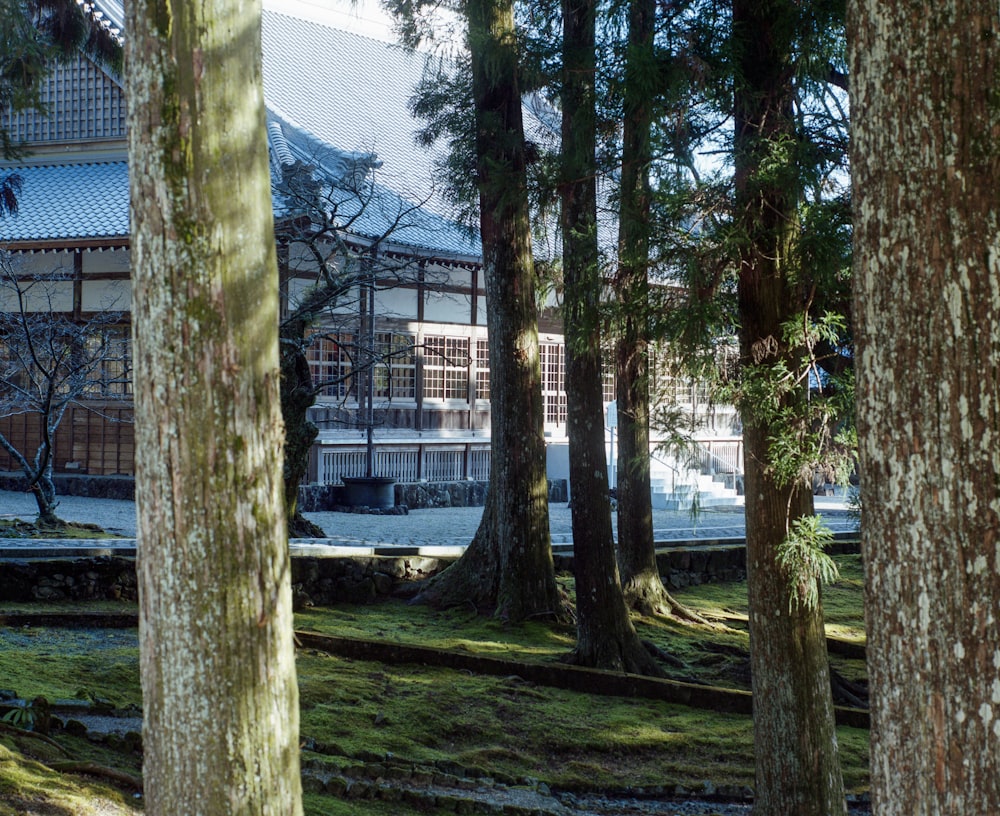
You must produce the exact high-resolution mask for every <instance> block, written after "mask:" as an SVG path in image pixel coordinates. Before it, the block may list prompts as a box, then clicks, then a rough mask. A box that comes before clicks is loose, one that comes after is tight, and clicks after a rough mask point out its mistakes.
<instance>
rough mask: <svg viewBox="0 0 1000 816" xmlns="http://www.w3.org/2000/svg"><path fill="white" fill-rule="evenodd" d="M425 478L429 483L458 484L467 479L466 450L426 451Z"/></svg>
mask: <svg viewBox="0 0 1000 816" xmlns="http://www.w3.org/2000/svg"><path fill="white" fill-rule="evenodd" d="M423 477H424V479H426V480H427V481H428V482H457V481H460V480H462V479H464V478H465V449H464V448H459V449H457V450H440V449H439V450H433V449H432V450H425V451H424V470H423Z"/></svg>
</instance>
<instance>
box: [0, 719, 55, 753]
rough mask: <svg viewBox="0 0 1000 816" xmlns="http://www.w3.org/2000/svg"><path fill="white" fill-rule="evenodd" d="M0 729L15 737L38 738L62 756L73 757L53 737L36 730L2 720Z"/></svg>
mask: <svg viewBox="0 0 1000 816" xmlns="http://www.w3.org/2000/svg"><path fill="white" fill-rule="evenodd" d="M0 731H4V732H6V733H8V734H13V735H14V736H17V737H28V738H30V739H34V740H38V741H39V742H44V743H45V744H46V745H48V746H50V747H52V748H55V749H56V750H57V751H58V752H59V753H60V754H62V755H63V756H65V757H70V758H72V757H73V755H72V754H71V753H70V752H69V751H67V750H66V749H65V748H63V747H62V746H61V745H60V744H59V743H58V742H56V741H55V740H54V739H51V738H50V737H47V736H45V735H44V734H39V733H38V732H37V731H26V730H25V729H23V728H18V727H17V726H16V725H11V724H10V723H6V722H3V721H0Z"/></svg>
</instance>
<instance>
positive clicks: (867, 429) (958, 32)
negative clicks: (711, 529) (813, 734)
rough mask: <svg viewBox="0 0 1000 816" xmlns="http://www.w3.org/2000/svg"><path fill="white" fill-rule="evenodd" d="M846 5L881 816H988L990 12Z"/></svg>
mask: <svg viewBox="0 0 1000 816" xmlns="http://www.w3.org/2000/svg"><path fill="white" fill-rule="evenodd" d="M998 11H1000V9H998V6H997V3H996V2H995V0H991V1H990V2H986V0H968V1H966V2H957V1H956V0H952V1H951V2H939V3H934V4H931V5H927V4H918V3H900V2H894V3H884V2H875V1H874V0H857V2H854V3H853V4H850V15H849V27H850V28H849V30H850V37H849V39H848V43H849V45H850V70H851V110H852V120H853V122H852V128H853V130H852V155H851V166H852V176H853V183H854V203H855V222H854V223H855V227H854V264H855V266H854V270H855V271H854V281H855V312H854V313H855V316H856V321H857V327H858V329H857V347H858V355H857V372H858V388H857V407H858V430H859V437H860V441H861V484H862V488H863V491H864V493H863V501H864V510H863V515H862V549H863V553H864V558H865V572H866V592H865V604H866V615H867V623H868V672H869V680H870V683H871V705H872V743H871V746H872V747H871V753H872V759H871V769H872V770H871V772H872V797H873V805H874V809H875V812H877V813H880V814H901V815H902V814H906V815H907V816H921V814H966V813H996V812H1000V627H998V616H1000V486H998V481H997V475H998V474H1000V373H998V364H1000V102H998V97H997V89H998V87H1000V15H998Z"/></svg>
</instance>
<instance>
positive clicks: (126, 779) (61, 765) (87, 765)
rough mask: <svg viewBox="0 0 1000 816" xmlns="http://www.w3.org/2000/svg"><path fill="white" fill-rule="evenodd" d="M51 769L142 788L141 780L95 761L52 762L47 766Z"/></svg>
mask: <svg viewBox="0 0 1000 816" xmlns="http://www.w3.org/2000/svg"><path fill="white" fill-rule="evenodd" d="M48 767H49V768H51V769H52V770H53V771H58V772H59V773H72V774H84V775H86V776H97V777H101V778H103V779H110V780H111V781H112V782H117V783H119V784H121V785H125V786H126V787H129V788H132V789H134V790H142V780H141V779H140V778H139V777H137V776H132V774H127V773H125V772H124V771H119V770H116V769H115V768H108V767H106V766H104V765H98V764H97V763H96V762H53V763H51V764H50V765H49V766H48Z"/></svg>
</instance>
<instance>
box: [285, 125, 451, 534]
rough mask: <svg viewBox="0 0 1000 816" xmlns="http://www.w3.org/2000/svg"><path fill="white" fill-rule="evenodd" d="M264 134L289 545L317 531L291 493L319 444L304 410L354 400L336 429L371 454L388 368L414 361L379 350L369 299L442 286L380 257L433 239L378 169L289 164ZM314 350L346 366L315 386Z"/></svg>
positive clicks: (320, 153)
mask: <svg viewBox="0 0 1000 816" xmlns="http://www.w3.org/2000/svg"><path fill="white" fill-rule="evenodd" d="M270 130H271V136H272V151H273V152H274V153H275V154H276V155H277V156H278V159H279V163H280V165H281V169H280V181H277V182H276V183H275V184H274V185H273V188H272V196H273V198H274V202H275V208H276V210H277V212H278V214H279V216H278V219H277V221H276V226H275V232H276V238H277V241H278V246H279V252H278V259H279V275H280V278H281V287H282V295H283V302H284V304H285V310H284V314H283V316H282V319H281V325H280V341H281V409H282V415H283V418H284V421H285V434H286V436H285V460H284V471H283V477H284V489H285V505H286V510H287V513H288V526H289V534H290V535H292V536H293V537H294V536H301V537H308V536H319V535H323V532H322V530H320V529H318V528H317V527H316V526H315V525H313V524H312V523H311V522H309V521H308V520H307V519H305V518H304V517H303V516H302V514H301V513H300V512H299V510H298V491H299V485H300V484H301V483H302V480H303V479H304V477H305V475H306V473H307V471H308V465H309V451H310V450H311V448H312V444H313V442H314V441H315V439H316V436H317V435H318V429H317V428H316V425H315V424H314V423H313V422H312V421H311V420H310V419H309V410H310V409H311V408H312V406H313V405H314V404H315V403H316V400H317V397H318V396H319V395H321V394H324V395H330V394H335V395H337V396H339V397H340V398H341V399H342V401H346V400H347V399H348V398H352V399H356V400H357V402H358V406H359V409H358V411H356V412H353V413H348V412H345V416H344V421H345V422H347V423H350V424H352V425H354V426H356V427H363V428H365V429H366V430H367V431H368V436H369V447H371V436H372V431H373V428H374V426H375V425H376V424H377V420H376V417H375V411H374V404H375V400H376V398H378V399H386V400H391V398H392V396H391V395H392V391H393V389H392V384H391V377H392V369H393V366H392V363H393V360H394V359H398V358H402V357H411V356H412V355H414V354H415V353H416V347H415V344H414V343H413V341H412V340H409V339H406V338H402V337H400V336H398V335H397V336H393V337H391V338H390V340H389V341H388V342H386V340H385V339H384V338H383V337H382V334H384V332H381V331H379V332H376V326H375V294H376V292H377V291H379V290H384V289H389V288H393V287H396V286H400V285H402V284H406V283H414V282H416V281H417V280H419V279H422V280H423V281H424V283H427V282H430V283H443V280H435V273H433V272H431V271H429V270H428V269H427V268H426V266H425V265H424V264H422V263H421V262H420V261H419V259H418V258H417V257H416V256H407V255H406V254H404V253H401V252H392V253H387V252H386V251H385V248H386V246H387V245H388V244H391V243H393V242H394V241H396V240H399V239H400V238H401V236H403V235H404V234H405V233H406V231H407V230H419V231H420V232H421V234H426V230H428V229H433V220H431V221H430V222H428V219H427V217H426V215H425V214H424V213H423V212H422V210H421V208H422V207H423V206H424V205H425V204H426V203H427V199H426V198H422V199H416V200H412V201H411V200H407V199H404V198H402V197H400V196H399V195H397V194H396V193H394V192H392V191H390V190H388V189H387V188H386V187H384V186H382V185H380V184H379V182H378V178H377V170H378V168H379V166H380V164H381V163H380V162H379V161H378V159H377V158H376V156H375V155H374V154H373V153H345V152H342V151H339V150H336V149H333V148H329V147H323V148H317V147H315V146H309V147H308V150H309V152H308V153H306V156H307V158H306V159H303V158H296V157H295V156H294V155H293V153H292V149H291V147H289V145H288V144H287V142H285V140H284V136H283V133H282V130H281V126H280V124H279V123H272V124H271V125H270ZM298 147H299V154H300V156H301V155H302V149H303V148H302V146H301V145H300V146H298ZM306 276H308V280H309V284H308V285H307V286H306V287H305V288H304V289H302V290H301V291H293V287H292V282H293V281H295V280H299V281H301V280H302V279H303V278H304V277H306ZM321 343H322V344H326V345H327V347H329V348H332V349H333V350H334V351H335V353H336V355H337V356H338V357H340V358H343V359H344V360H346V364H345V365H344V366H343V367H342V368H339V369H338V370H337V371H334V372H332V373H331V375H330V376H325V375H321V376H318V377H316V376H314V375H313V372H312V371H311V370H310V366H309V352H310V349H312V348H315V347H316V346H317V345H318V344H321ZM370 461H371V456H369V462H370ZM369 475H372V474H369Z"/></svg>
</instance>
